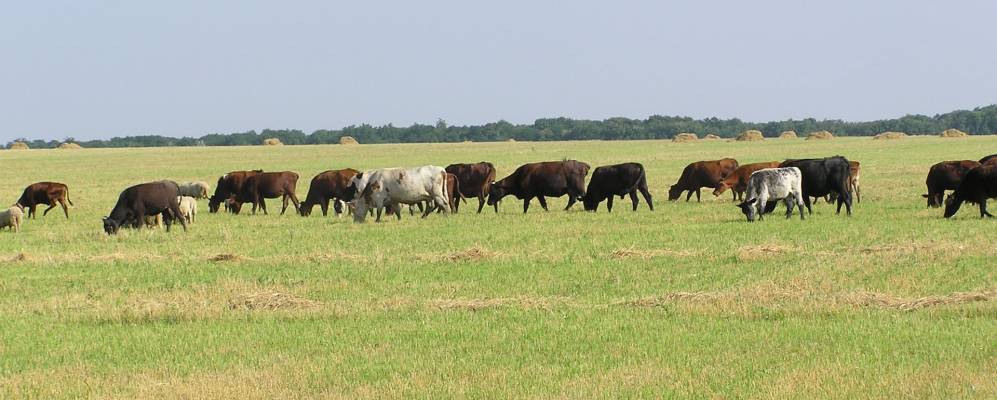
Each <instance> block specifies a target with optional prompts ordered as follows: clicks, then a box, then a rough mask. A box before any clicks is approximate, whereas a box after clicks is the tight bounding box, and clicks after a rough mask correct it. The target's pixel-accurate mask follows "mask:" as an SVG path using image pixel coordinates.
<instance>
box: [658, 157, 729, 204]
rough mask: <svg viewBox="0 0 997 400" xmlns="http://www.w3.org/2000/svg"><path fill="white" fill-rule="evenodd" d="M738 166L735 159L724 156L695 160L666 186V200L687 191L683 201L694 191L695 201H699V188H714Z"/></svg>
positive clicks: (673, 198)
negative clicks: (671, 183)
mask: <svg viewBox="0 0 997 400" xmlns="http://www.w3.org/2000/svg"><path fill="white" fill-rule="evenodd" d="M737 167H738V164H737V160H735V159H733V158H724V159H720V160H712V161H697V162H694V163H692V164H689V165H687V166H686V167H685V169H683V170H682V175H681V176H679V180H678V182H675V184H674V185H672V186H671V187H669V188H668V201H675V200H678V199H679V197H681V196H682V192H684V191H689V194H688V195H687V196H685V201H689V199H691V198H692V194H693V193H696V201H700V200H701V199H700V189H702V188H704V187H710V188H714V189H716V188H717V187H719V186H720V182H721V181H723V180H724V178H726V177H727V176H728V175H730V174H731V173H733V172H734V170H736V169H737Z"/></svg>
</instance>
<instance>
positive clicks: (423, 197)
mask: <svg viewBox="0 0 997 400" xmlns="http://www.w3.org/2000/svg"><path fill="white" fill-rule="evenodd" d="M446 181H447V172H446V171H445V170H443V168H442V167H437V166H433V165H428V166H424V167H416V168H382V169H374V170H370V171H364V172H362V173H359V174H357V175H356V176H354V177H353V179H352V180H351V181H350V186H352V187H353V189H352V190H355V191H356V193H357V194H356V196H355V198H354V202H355V206H356V207H355V208H354V210H353V221H354V222H363V221H364V219H365V218H366V216H367V212H368V211H369V210H375V211H376V213H377V221H378V222H380V221H381V212H382V211H383V210H384V209H385V208H386V209H387V210H388V212H389V213H391V214H395V216H397V217H398V219H401V212H400V210H401V207H400V205H401V204H419V203H421V202H423V201H428V202H430V204H431V205H432V207H427V208H426V210H425V211H424V212H423V214H422V217H423V218H425V217H426V216H427V215H429V213H430V212H432V211H434V210H435V208H436V207H442V208H443V210H444V211H445V212H449V211H450V210H449V203H448V202H447V189H446Z"/></svg>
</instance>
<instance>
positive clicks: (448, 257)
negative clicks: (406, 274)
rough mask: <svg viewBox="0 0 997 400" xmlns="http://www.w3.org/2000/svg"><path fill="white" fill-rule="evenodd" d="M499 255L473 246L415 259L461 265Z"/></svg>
mask: <svg viewBox="0 0 997 400" xmlns="http://www.w3.org/2000/svg"><path fill="white" fill-rule="evenodd" d="M500 255H501V253H498V252H494V251H491V250H488V249H486V248H484V247H482V246H481V245H477V244H475V245H473V246H471V247H468V248H467V249H464V250H460V251H455V252H452V253H448V254H435V253H430V254H419V255H417V256H416V259H418V260H420V261H426V262H441V261H442V262H451V263H461V262H472V261H481V260H486V259H492V258H495V257H498V256H500Z"/></svg>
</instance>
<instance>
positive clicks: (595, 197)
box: [582, 163, 654, 212]
mask: <svg viewBox="0 0 997 400" xmlns="http://www.w3.org/2000/svg"><path fill="white" fill-rule="evenodd" d="M638 191H640V194H641V195H642V196H644V201H646V202H647V206H648V207H649V208H650V209H651V211H654V202H652V201H651V192H650V191H648V190H647V176H646V175H645V173H644V166H643V165H641V164H639V163H623V164H616V165H604V166H601V167H598V168H596V169H595V171H592V179H590V180H589V186H588V189H586V190H585V195H584V196H582V205H583V206H585V210H586V211H596V210H597V209H598V208H599V203H601V202H602V201H603V200H606V209H607V210H609V212H613V196H620V198H621V199H622V198H623V196H625V195H630V202H631V203H632V204H633V210H634V211H637V204H638V203H640V201H639V200H637V192H638Z"/></svg>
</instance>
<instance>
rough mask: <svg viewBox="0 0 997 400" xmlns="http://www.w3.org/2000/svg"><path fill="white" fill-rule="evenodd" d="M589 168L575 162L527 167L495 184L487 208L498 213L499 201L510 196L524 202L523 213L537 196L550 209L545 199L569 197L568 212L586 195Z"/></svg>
mask: <svg viewBox="0 0 997 400" xmlns="http://www.w3.org/2000/svg"><path fill="white" fill-rule="evenodd" d="M589 168H591V167H589V165H588V164H586V163H583V162H580V161H575V160H565V161H546V162H538V163H530V164H524V165H522V166H520V167H519V168H516V171H515V172H513V173H512V174H511V175H509V176H507V177H505V178H503V179H502V180H500V181H498V182H492V184H491V187H490V188H489V190H488V205H493V206H495V212H498V202H499V201H501V200H502V198H503V197H505V196H508V195H510V194H511V195H513V196H516V198H518V199H523V213H525V212H527V211H528V210H529V209H530V200H532V199H533V198H534V197H536V198H537V200H539V201H540V206H541V207H543V209H544V210H547V199H545V198H544V196H551V197H561V196H564V195H565V194H567V195H568V205H567V206H566V207H564V209H565V210H567V209H569V208H571V206H572V205H574V204H575V202H576V201H578V200H580V199H581V197H582V196H583V195H585V176H586V175H588V173H589Z"/></svg>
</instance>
